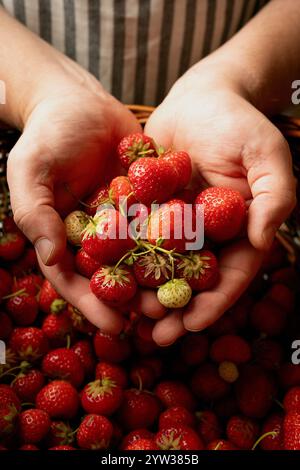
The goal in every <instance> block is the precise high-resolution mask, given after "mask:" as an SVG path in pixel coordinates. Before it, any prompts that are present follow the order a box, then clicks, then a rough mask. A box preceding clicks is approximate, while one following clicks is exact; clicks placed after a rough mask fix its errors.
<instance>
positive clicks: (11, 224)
mask: <svg viewBox="0 0 300 470" xmlns="http://www.w3.org/2000/svg"><path fill="white" fill-rule="evenodd" d="M2 229H3V232H4V233H14V232H19V231H20V230H19V228H18V227H17V225H16V223H15V221H14V219H13V217H10V216H9V215H7V216H5V218H4V219H3V220H2Z"/></svg>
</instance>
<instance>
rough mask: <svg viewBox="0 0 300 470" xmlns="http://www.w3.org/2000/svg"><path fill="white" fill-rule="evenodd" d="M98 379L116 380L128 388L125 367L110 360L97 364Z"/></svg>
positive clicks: (121, 386)
mask: <svg viewBox="0 0 300 470" xmlns="http://www.w3.org/2000/svg"><path fill="white" fill-rule="evenodd" d="M95 376H96V379H100V380H101V381H102V380H104V379H106V380H109V381H111V382H114V383H115V384H116V385H117V386H118V387H120V388H126V386H127V376H126V372H125V370H124V369H123V367H121V366H118V365H117V364H111V363H109V362H99V364H97V366H96V372H95Z"/></svg>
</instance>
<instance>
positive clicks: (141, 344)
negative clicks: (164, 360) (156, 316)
mask: <svg viewBox="0 0 300 470" xmlns="http://www.w3.org/2000/svg"><path fill="white" fill-rule="evenodd" d="M133 343H134V348H135V350H136V351H137V353H138V355H140V356H149V354H154V353H155V352H156V351H157V350H158V348H159V347H158V345H157V344H156V343H155V342H154V341H153V340H151V341H145V340H144V339H142V338H140V337H139V336H134V337H133Z"/></svg>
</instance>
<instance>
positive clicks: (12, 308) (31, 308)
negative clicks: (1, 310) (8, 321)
mask: <svg viewBox="0 0 300 470" xmlns="http://www.w3.org/2000/svg"><path fill="white" fill-rule="evenodd" d="M6 310H7V311H8V313H9V314H10V316H11V317H12V319H13V321H14V323H15V324H16V325H20V326H27V325H31V324H32V323H33V322H34V321H35V319H36V317H37V314H38V310H39V305H38V301H37V300H36V298H35V297H34V296H33V295H31V294H27V293H26V292H25V291H24V290H23V291H22V290H21V291H18V292H15V293H13V294H11V297H10V298H9V299H8V300H7V302H6Z"/></svg>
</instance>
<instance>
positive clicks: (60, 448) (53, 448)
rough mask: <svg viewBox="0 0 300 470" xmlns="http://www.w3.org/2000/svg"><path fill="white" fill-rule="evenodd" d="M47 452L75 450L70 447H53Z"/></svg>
mask: <svg viewBox="0 0 300 470" xmlns="http://www.w3.org/2000/svg"><path fill="white" fill-rule="evenodd" d="M48 450H76V449H75V447H72V446H67V445H65V446H54V447H50V449H48Z"/></svg>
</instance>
